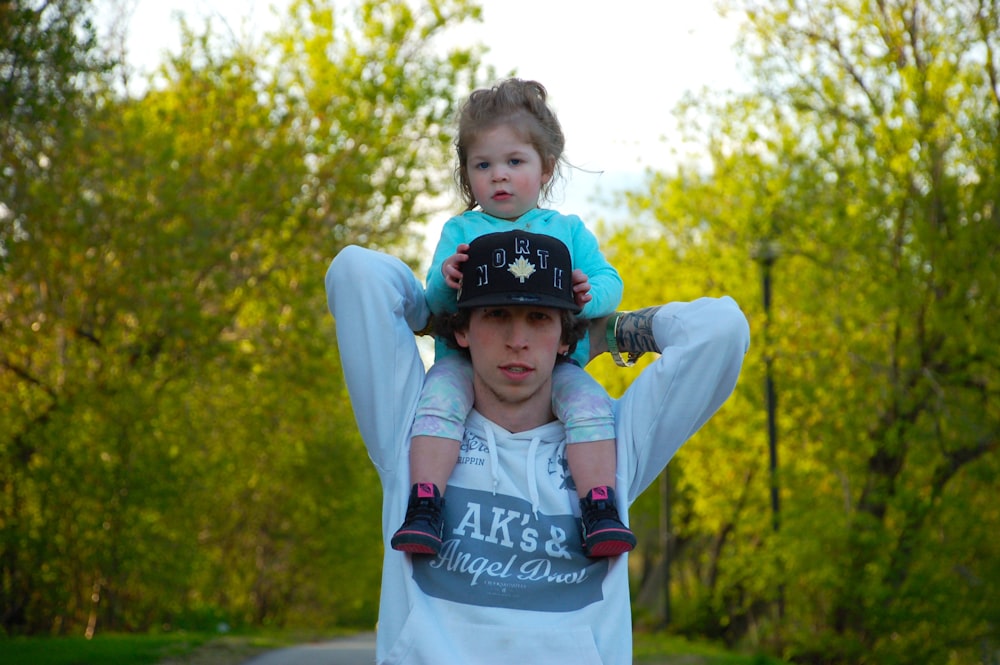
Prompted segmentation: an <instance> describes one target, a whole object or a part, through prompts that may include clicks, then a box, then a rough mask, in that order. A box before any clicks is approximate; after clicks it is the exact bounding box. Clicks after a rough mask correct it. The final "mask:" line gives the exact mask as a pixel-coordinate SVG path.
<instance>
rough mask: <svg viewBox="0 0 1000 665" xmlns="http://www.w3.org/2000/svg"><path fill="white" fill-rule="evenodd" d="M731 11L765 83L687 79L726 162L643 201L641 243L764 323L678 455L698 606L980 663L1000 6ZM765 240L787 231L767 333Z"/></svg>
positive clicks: (757, 622) (998, 515)
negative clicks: (648, 223) (697, 91)
mask: <svg viewBox="0 0 1000 665" xmlns="http://www.w3.org/2000/svg"><path fill="white" fill-rule="evenodd" d="M730 7H731V8H733V9H737V10H740V11H741V12H742V14H743V15H744V16H745V18H746V30H745V33H744V38H743V40H742V41H741V47H742V51H741V52H742V54H743V55H744V56H745V57H746V58H747V61H748V63H749V64H750V65H751V66H752V74H753V81H754V82H755V83H756V90H755V91H754V92H753V93H752V94H749V95H741V96H735V95H729V96H725V97H723V98H720V99H713V98H711V97H705V98H701V99H698V100H694V99H692V100H691V101H690V103H689V104H688V106H687V107H686V108H684V109H682V112H683V113H685V115H683V118H684V119H685V120H686V125H685V127H686V129H687V130H688V131H690V132H691V134H692V137H693V138H696V139H697V140H698V141H699V142H700V143H701V144H702V145H704V146H705V147H706V149H707V150H708V151H709V153H710V158H711V168H710V169H709V171H708V172H707V173H705V172H703V171H701V170H699V169H696V168H685V169H682V170H679V171H678V172H677V173H676V174H670V175H667V174H656V175H655V176H653V177H652V178H651V179H650V182H649V188H648V192H639V193H636V194H635V195H634V196H633V197H632V204H633V210H634V211H635V212H637V213H639V214H646V215H652V216H653V217H654V218H655V219H656V220H657V221H658V222H659V224H660V226H659V228H658V229H657V231H658V233H660V234H662V235H663V236H664V238H660V239H654V240H652V241H650V242H648V243H645V244H644V245H643V246H644V247H646V246H648V247H649V249H648V252H649V255H650V256H656V257H657V258H656V260H657V261H658V262H660V264H661V265H662V264H666V265H671V264H670V262H669V261H664V260H663V259H662V258H661V257H662V256H664V255H665V256H667V257H671V258H674V259H676V260H677V261H678V262H680V264H681V265H682V266H684V268H683V274H684V275H691V279H697V281H696V282H694V283H700V284H702V285H707V286H714V287H717V288H721V287H726V288H730V289H731V291H730V292H732V293H734V294H736V295H738V296H739V297H740V298H741V302H742V304H743V306H744V307H745V308H746V309H747V310H748V313H749V314H750V316H751V319H752V322H753V328H754V348H753V349H752V351H751V355H750V356H749V357H748V362H747V369H746V371H745V372H744V375H743V378H742V380H741V384H740V386H739V389H738V395H737V397H736V398H735V399H734V400H733V401H732V402H731V404H729V405H727V408H726V409H725V410H724V412H723V414H722V417H721V418H720V419H719V420H718V421H717V422H713V424H712V425H711V427H712V429H711V430H709V431H707V432H706V433H705V434H703V435H699V436H707V437H708V438H709V439H710V441H711V443H708V442H705V443H704V444H703V445H696V446H692V447H689V449H686V450H685V451H684V452H683V453H682V455H681V456H679V463H680V465H681V466H682V469H683V472H682V475H681V482H680V490H679V493H680V495H681V496H682V497H686V498H685V500H684V502H683V503H682V505H681V506H679V507H678V508H676V509H677V510H678V511H680V513H681V519H679V520H676V522H677V523H678V524H679V527H678V528H679V530H680V531H681V535H684V533H685V530H687V537H688V538H689V540H690V542H692V543H697V542H701V543H702V544H703V545H702V546H701V547H699V548H698V549H697V550H695V551H690V552H689V553H690V554H691V555H692V556H695V557H696V560H695V561H682V562H680V563H679V564H678V565H679V566H681V568H682V569H684V570H687V569H688V567H689V566H691V567H693V570H695V571H696V572H695V574H697V575H698V576H699V579H701V580H702V581H703V582H707V583H708V584H706V585H705V586H703V587H702V588H703V589H705V590H706V591H707V593H708V594H709V595H708V597H706V598H703V599H701V600H700V601H699V604H700V607H701V609H700V611H699V612H698V613H697V616H698V617H700V618H699V620H698V621H699V623H698V624H696V625H699V626H701V627H702V628H710V627H711V626H712V625H714V626H716V627H717V628H716V630H718V631H719V632H720V633H721V634H722V635H723V636H725V637H726V638H727V639H730V640H732V641H737V640H740V639H746V638H748V637H749V636H751V635H754V634H756V635H758V636H762V637H758V638H757V639H764V640H768V641H770V643H771V644H772V645H773V646H774V648H775V649H781V650H783V651H784V654H785V655H786V656H789V657H793V658H795V659H796V660H798V661H801V662H824V663H829V662H843V663H867V662H870V663H896V662H899V663H903V662H915V661H919V662H948V661H949V659H951V662H972V661H973V660H975V659H976V658H978V657H979V654H980V653H982V650H984V649H985V650H987V651H988V650H990V649H996V645H997V642H998V640H1000V638H998V625H1000V623H998V619H1000V617H998V615H997V606H996V603H995V602H994V599H995V598H996V597H997V595H998V591H1000V589H998V585H1000V576H998V573H1000V569H998V566H997V563H996V562H997V561H998V560H1000V557H998V554H1000V552H998V544H997V540H996V538H995V537H993V536H992V534H994V533H996V531H997V529H998V526H1000V524H998V519H1000V511H998V510H997V509H996V508H995V506H993V505H992V504H993V502H992V501H991V497H992V495H993V494H995V481H994V480H993V479H994V478H995V477H996V473H997V471H998V470H1000V469H998V467H1000V459H998V455H997V436H998V430H1000V411H998V406H997V405H998V404H1000V402H998V400H997V397H998V389H1000V357H998V349H1000V335H998V333H997V326H996V316H995V312H996V311H998V310H997V305H998V302H997V300H998V293H1000V289H998V287H1000V284H998V283H997V280H998V274H997V270H996V268H995V266H996V265H997V250H998V246H1000V243H998V242H997V240H996V238H997V230H998V224H1000V212H998V207H997V192H998V191H1000V173H998V165H1000V152H998V150H1000V83H998V82H1000V60H998V55H997V53H998V46H1000V30H998V27H997V26H1000V20H998V19H1000V10H998V6H997V4H996V3H992V2H979V1H968V2H947V3H945V2H927V1H921V0H898V1H895V2H838V1H835V0H829V1H825V0H824V1H820V2H799V1H791V0H789V1H783V2H778V1H775V2H753V1H748V2H734V3H730ZM763 242H766V243H775V244H776V246H777V247H780V249H781V253H780V255H779V257H778V259H777V261H776V263H775V264H774V267H773V271H774V272H773V275H774V280H775V299H774V308H773V310H772V312H771V317H770V320H769V321H768V322H767V331H768V334H767V335H766V336H765V335H764V329H765V328H764V324H765V321H764V319H763V316H762V309H761V304H760V295H759V290H757V288H756V287H757V285H758V284H759V279H760V277H759V272H758V270H759V267H758V266H757V265H756V264H755V262H754V259H753V256H754V253H753V248H755V247H760V246H761V243H763ZM630 251H631V249H630ZM692 269H693V270H692ZM630 270H631V273H629V274H626V275H625V276H624V277H625V280H626V283H631V282H630V280H634V281H635V282H636V283H639V284H645V283H647V282H646V281H643V277H642V276H641V275H639V274H635V273H638V272H639V271H641V270H642V268H641V267H639V266H636V267H631V266H630ZM678 272H680V271H678ZM672 278H673V272H671V273H668V283H671V284H672V283H673V281H674V280H673V279H672ZM661 281H662V279H661ZM767 356H770V357H772V358H773V359H774V371H775V380H776V384H777V386H778V394H779V402H778V404H779V442H780V443H779V445H780V448H779V450H780V454H779V459H780V463H779V474H778V478H777V480H778V483H779V486H780V488H781V498H782V512H781V515H780V530H779V531H778V532H777V533H775V532H774V531H773V530H772V528H771V526H770V507H769V504H768V498H767V497H768V490H769V478H768V474H767V469H766V466H765V461H766V457H765V455H766V453H765V451H766V442H765V432H766V429H765V427H764V426H763V423H764V421H763V413H764V409H763V394H762V393H763V391H762V386H763V376H762V374H763V368H764V363H763V359H764V358H765V357H767ZM731 417H737V420H738V422H736V423H734V422H733V421H732V420H730V418H731ZM726 424H732V425H733V429H732V430H730V431H726V432H722V431H719V429H717V428H716V427H715V425H719V426H720V427H723V426H725V425H726ZM734 435H735V436H734ZM703 441H704V439H703ZM701 456H704V459H699V457H701ZM686 483H689V484H686ZM698 561H701V562H702V563H698ZM709 563H711V565H709ZM782 603H783V606H782ZM782 607H783V609H782ZM782 612H783V613H782ZM751 629H752V630H751Z"/></svg>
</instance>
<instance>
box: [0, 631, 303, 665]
mask: <svg viewBox="0 0 1000 665" xmlns="http://www.w3.org/2000/svg"><path fill="white" fill-rule="evenodd" d="M300 639H303V640H304V639H306V638H304V637H301V636H295V635H287V636H283V635H252V636H239V635H234V636H224V637H220V636H218V635H215V634H209V633H185V632H177V633H162V634H152V635H118V634H115V635H97V636H96V637H94V639H91V640H88V639H86V638H84V637H31V638H22V637H15V638H11V639H0V665H239V664H240V663H243V662H245V661H246V660H249V659H250V658H252V657H253V656H255V655H257V654H259V653H261V652H263V651H267V650H268V649H276V648H279V647H282V646H287V645H288V644H294V643H296V642H298V641H300Z"/></svg>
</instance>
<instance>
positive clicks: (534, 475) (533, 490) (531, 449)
mask: <svg viewBox="0 0 1000 665" xmlns="http://www.w3.org/2000/svg"><path fill="white" fill-rule="evenodd" d="M539 442H541V437H538V436H535V437H532V438H531V445H530V446H528V459H527V460H526V462H525V463H526V464H527V466H526V467H525V469H524V474H525V476H527V478H528V498H529V499H531V512H532V513H533V514H534V516H535V518H536V519H537V518H538V472H537V470H538V464H536V463H535V455H537V454H538V444H539Z"/></svg>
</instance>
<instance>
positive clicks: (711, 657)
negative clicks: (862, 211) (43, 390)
mask: <svg viewBox="0 0 1000 665" xmlns="http://www.w3.org/2000/svg"><path fill="white" fill-rule="evenodd" d="M328 638H329V636H323V637H322V638H318V637H317V636H316V635H315V634H308V635H307V634H301V633H287V632H282V633H267V634H253V635H226V636H221V637H220V636H218V635H215V634H209V633H183V632H178V633H164V634H153V635H98V636H97V637H95V638H94V639H92V640H87V639H84V638H83V637H54V638H12V639H0V665H241V664H242V663H244V662H246V661H247V660H249V659H250V658H252V657H253V656H255V655H257V654H259V653H261V652H263V651H267V650H269V649H277V648H280V647H283V646H288V645H290V644H297V643H302V642H309V641H313V640H316V639H328ZM634 651H635V658H634V661H635V663H636V665H783V663H782V662H781V661H778V660H774V659H771V658H767V657H764V656H758V655H746V654H737V653H734V652H731V651H727V650H726V649H725V648H723V647H720V646H717V645H713V644H708V643H703V642H691V641H689V640H686V639H684V638H682V637H677V636H674V635H663V634H647V633H636V635H635V649H634Z"/></svg>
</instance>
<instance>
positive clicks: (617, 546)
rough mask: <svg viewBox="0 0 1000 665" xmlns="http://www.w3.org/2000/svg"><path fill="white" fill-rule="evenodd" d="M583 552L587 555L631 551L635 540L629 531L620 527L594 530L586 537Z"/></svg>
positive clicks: (609, 554)
mask: <svg viewBox="0 0 1000 665" xmlns="http://www.w3.org/2000/svg"><path fill="white" fill-rule="evenodd" d="M586 542H587V544H586V547H585V554H586V555H587V556H589V557H608V556H618V555H619V554H624V553H625V552H631V551H632V550H633V549H634V548H635V544H636V540H635V536H633V535H632V532H631V531H627V530H621V529H605V530H604V531H595V532H594V533H592V534H590V535H589V536H588V537H587V541H586Z"/></svg>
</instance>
